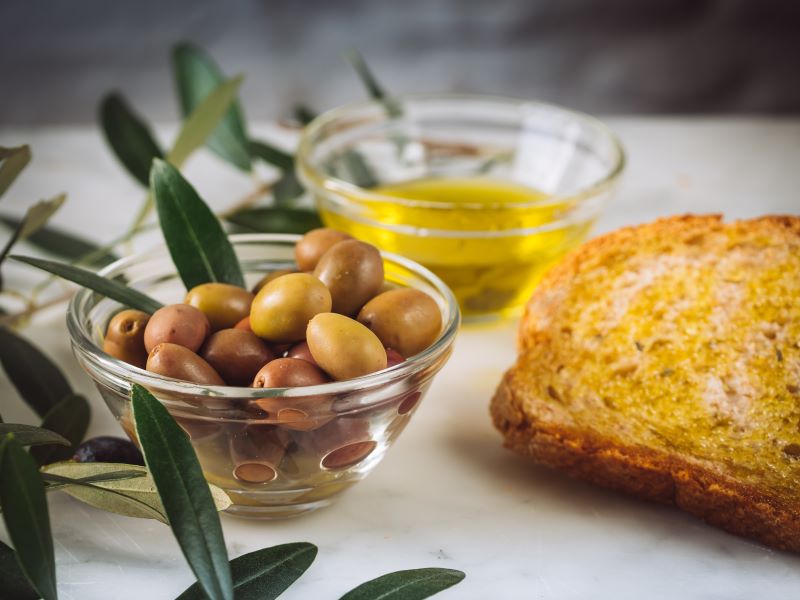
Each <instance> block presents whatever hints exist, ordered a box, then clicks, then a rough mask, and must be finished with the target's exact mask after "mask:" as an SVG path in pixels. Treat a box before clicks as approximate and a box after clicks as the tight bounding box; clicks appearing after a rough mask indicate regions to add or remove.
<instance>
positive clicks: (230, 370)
mask: <svg viewBox="0 0 800 600" xmlns="http://www.w3.org/2000/svg"><path fill="white" fill-rule="evenodd" d="M200 356H202V357H203V359H204V360H205V361H206V362H207V363H208V364H210V365H211V366H212V367H214V370H215V371H216V372H217V373H219V374H220V375H221V376H222V378H223V379H224V380H225V383H227V384H228V385H241V386H247V385H250V382H251V381H253V377H255V374H256V373H258V370H259V369H260V368H261V367H262V366H264V365H265V364H266V363H268V362H269V361H271V360H272V359H273V358H275V356H274V355H273V354H272V350H271V349H270V347H269V346H267V344H266V343H265V342H264V341H263V340H262V339H261V338H260V337H258V336H257V335H256V334H254V333H253V332H252V331H244V330H243V329H222V330H220V331H217V332H216V333H212V334H211V337H209V338H208V340H206V343H205V344H204V345H203V348H202V350H201V352H200Z"/></svg>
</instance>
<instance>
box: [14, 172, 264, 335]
mask: <svg viewBox="0 0 800 600" xmlns="http://www.w3.org/2000/svg"><path fill="white" fill-rule="evenodd" d="M274 186H275V182H270V183H266V182H260V183H258V185H257V186H256V188H255V189H254V190H253V191H251V192H249V193H248V194H246V195H245V196H243V197H242V198H240V199H239V200H237V201H236V202H234V203H233V204H231V205H230V206H229V207H228V208H226V209H225V210H223V211H222V212H220V213H218V214H217V216H218V217H219V218H221V219H225V218H227V217H229V216H231V215H232V214H234V213H236V212H238V211H240V210H244V209H245V208H248V207H250V206H252V205H253V204H255V203H256V202H257V201H258V200H260V199H261V198H263V197H264V196H266V195H267V194H268V193H269V192H270V191H271V190H272V188H273V187H274ZM154 226H155V223H150V224H147V223H140V222H139V219H138V215H137V219H136V220H135V221H134V222H133V224H132V225H131V226H130V227H129V228H128V230H127V231H126V232H125V233H123V234H122V235H120V236H119V237H117V238H115V239H113V240H112V241H111V242H109V243H108V244H106V245H104V246H102V247H100V248H97V249H96V250H93V251H92V252H90V253H88V254H85V255H84V256H82V257H80V258H79V259H78V260H77V261H75V262H76V264H86V263H87V262H91V261H92V260H93V259H96V258H98V257H100V256H102V255H103V254H105V253H106V252H110V251H112V250H113V249H114V248H115V247H117V246H119V245H120V244H123V243H125V242H128V241H130V240H132V239H133V238H134V237H136V236H137V235H138V234H140V233H142V232H143V231H146V230H148V229H151V228H152V227H154ZM57 279H58V277H56V276H55V275H51V276H50V277H48V278H47V279H45V280H44V281H43V282H41V283H39V284H38V285H37V286H36V287H34V288H33V290H32V292H31V299H30V301H29V302H28V306H27V307H26V308H25V309H24V310H21V311H19V312H16V313H13V314H10V315H5V316H2V317H0V326H8V327H13V326H14V325H17V324H19V323H21V322H24V321H26V320H27V319H29V318H31V317H32V316H33V315H35V314H36V313H37V312H39V311H40V310H44V309H46V308H50V307H51V306H55V305H57V304H60V303H62V302H65V301H67V300H69V299H70V298H72V296H73V295H74V294H75V290H74V289H73V290H70V291H68V292H66V293H64V294H60V295H59V296H56V297H55V298H51V299H50V300H47V301H46V302H42V303H40V304H37V303H36V297H37V296H38V295H39V294H40V293H41V292H42V291H44V289H45V288H46V287H47V286H48V285H50V283H52V282H53V281H55V280H57Z"/></svg>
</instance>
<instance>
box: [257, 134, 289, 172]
mask: <svg viewBox="0 0 800 600" xmlns="http://www.w3.org/2000/svg"><path fill="white" fill-rule="evenodd" d="M249 149H250V154H251V155H252V156H254V157H255V158H260V159H261V160H263V161H264V162H265V163H268V164H270V165H272V166H273V167H277V168H278V169H280V170H281V171H289V170H292V169H294V156H292V155H291V154H289V153H288V152H284V151H283V150H281V149H280V148H276V147H275V146H273V145H272V144H268V143H267V142H261V141H259V140H250V143H249Z"/></svg>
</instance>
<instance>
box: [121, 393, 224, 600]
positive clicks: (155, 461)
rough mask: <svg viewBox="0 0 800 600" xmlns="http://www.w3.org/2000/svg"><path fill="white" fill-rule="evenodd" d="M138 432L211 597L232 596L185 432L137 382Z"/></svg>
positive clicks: (177, 531)
mask: <svg viewBox="0 0 800 600" xmlns="http://www.w3.org/2000/svg"><path fill="white" fill-rule="evenodd" d="M131 406H132V408H133V419H134V422H135V423H136V433H137V435H138V436H139V442H140V444H141V447H142V453H143V454H144V460H145V463H146V464H147V467H148V469H149V470H150V474H151V476H152V477H153V481H154V482H155V484H156V488H157V490H158V495H159V496H160V497H161V501H162V503H163V505H164V512H165V513H166V515H167V517H168V518H169V523H170V526H171V527H172V533H173V535H174V536H175V539H176V540H177V541H178V544H179V545H180V547H181V550H182V551H183V555H184V556H185V557H186V560H187V562H188V563H189V566H190V567H191V569H192V571H193V572H194V574H195V576H196V577H197V581H198V582H199V583H200V586H201V587H202V589H203V592H205V594H206V595H207V596H208V597H209V599H210V600H219V599H223V600H233V581H232V579H231V569H230V565H229V564H228V552H227V550H226V549H225V540H224V538H223V536H222V526H221V525H220V522H219V516H218V515H217V511H216V509H215V507H214V503H213V500H212V497H211V493H210V492H209V489H208V484H207V483H206V480H205V478H204V476H203V471H202V469H201V468H200V463H199V462H198V461H197V456H196V455H195V452H194V448H192V444H191V443H190V441H189V437H188V436H187V435H186V432H185V431H184V430H183V429H181V427H180V426H179V425H178V424H177V423H176V422H175V420H174V419H173V418H172V416H171V415H170V414H169V412H167V409H166V408H164V406H163V405H162V404H161V403H160V402H159V401H158V400H156V398H155V397H154V396H153V395H152V394H151V393H150V392H148V391H147V390H146V389H145V388H143V387H141V386H140V385H137V384H134V385H133V389H132V391H131Z"/></svg>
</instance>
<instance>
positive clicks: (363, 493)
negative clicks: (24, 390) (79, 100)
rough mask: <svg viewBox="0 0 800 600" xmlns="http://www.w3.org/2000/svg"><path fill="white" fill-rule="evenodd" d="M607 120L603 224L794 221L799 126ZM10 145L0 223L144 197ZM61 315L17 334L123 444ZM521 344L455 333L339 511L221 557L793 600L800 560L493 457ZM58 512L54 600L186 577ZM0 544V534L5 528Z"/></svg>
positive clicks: (514, 594) (196, 176)
mask: <svg viewBox="0 0 800 600" xmlns="http://www.w3.org/2000/svg"><path fill="white" fill-rule="evenodd" d="M610 123H611V125H612V126H613V127H614V128H615V129H616V130H617V131H618V132H619V134H620V135H621V137H622V138H623V140H624V142H625V145H626V147H627V149H628V153H629V157H630V160H629V164H628V169H627V173H626V174H625V177H624V180H623V183H622V186H621V188H620V191H619V194H618V195H617V197H616V200H615V202H614V204H613V205H612V206H611V207H610V209H609V211H608V213H607V215H606V216H605V217H604V218H603V220H602V222H601V224H600V229H601V230H608V229H611V228H613V227H617V226H620V225H623V224H628V223H635V222H640V221H643V220H647V219H651V218H654V217H656V216H658V215H665V214H673V213H681V212H686V211H694V212H709V211H714V212H724V213H725V214H726V215H728V216H730V217H743V216H754V215H758V214H763V213H797V212H798V210H800V199H798V190H800V169H799V168H798V165H800V120H798V119H794V120H761V119H724V120H723V119H707V118H697V119H673V118H660V119H649V118H648V119H626V118H616V119H611V120H610ZM268 129H269V128H267V127H265V128H264V130H265V131H266V130H268ZM170 131H171V130H170ZM162 133H163V131H162ZM22 142H30V143H31V144H32V146H33V150H34V155H35V158H34V162H33V164H32V166H31V167H30V168H29V170H28V172H27V173H26V174H25V176H24V178H23V179H21V180H20V181H19V182H18V183H17V184H16V185H15V186H14V187H13V188H12V190H11V191H10V193H9V195H8V196H7V197H6V198H4V199H3V200H2V202H0V210H2V211H6V212H9V211H11V212H21V211H22V209H23V208H24V206H26V205H27V203H28V202H29V201H31V200H34V199H37V198H40V197H44V196H48V195H52V194H54V193H56V192H58V191H61V190H65V191H67V192H69V195H70V200H69V207H68V208H67V209H66V210H63V211H62V213H61V214H59V215H58V217H57V219H56V221H57V222H58V223H59V224H61V225H64V226H69V227H72V228H75V229H77V230H81V231H84V233H85V234H86V235H88V236H92V237H95V238H97V239H110V238H112V237H114V235H115V234H117V233H118V232H119V231H121V230H122V229H123V228H124V226H125V224H126V223H127V220H128V218H129V211H130V208H129V207H132V206H134V205H135V204H136V203H137V202H139V200H140V197H141V192H140V191H138V190H137V188H136V186H135V185H134V184H133V183H131V182H130V181H129V180H128V179H127V177H126V176H125V175H124V174H123V173H122V172H121V170H120V169H119V168H118V167H117V166H116V164H114V161H113V159H112V158H111V157H110V155H109V154H108V152H107V151H106V150H105V148H104V146H103V143H102V140H101V139H100V135H99V133H98V132H97V131H95V130H89V129H39V130H35V129H32V130H19V129H9V128H5V129H3V128H0V144H2V145H11V144H15V143H22ZM187 173H188V176H189V177H190V179H192V181H194V182H195V183H196V184H197V185H198V187H199V188H200V189H201V191H202V192H203V194H204V195H205V196H206V197H207V198H209V200H210V201H211V202H212V203H213V204H215V205H216V206H219V207H221V206H223V205H224V204H226V203H227V202H229V201H230V200H231V199H232V198H235V197H238V196H240V195H241V194H242V193H243V192H245V191H246V190H247V188H248V186H249V182H248V181H246V180H243V178H241V177H240V176H239V175H237V174H235V173H233V172H231V171H229V170H228V169H226V168H225V167H221V166H219V164H218V163H217V162H216V161H215V160H214V159H212V158H210V157H208V156H198V157H197V158H195V159H193V160H192V161H191V163H190V164H189V165H188V169H187ZM152 241H153V240H152V239H151V240H145V241H144V242H142V243H143V244H147V243H151V242H152ZM5 273H6V276H7V277H9V278H10V279H12V280H16V279H18V278H24V277H25V275H24V274H23V273H22V271H19V270H16V269H8V270H6V271H5ZM62 317H63V308H58V309H55V310H54V311H51V312H50V313H49V314H47V315H44V316H43V317H42V318H41V319H40V320H38V321H37V322H36V323H34V324H33V325H31V326H30V327H29V328H28V329H27V330H26V332H25V333H26V334H27V335H28V336H30V337H31V338H32V339H33V340H34V341H35V342H37V343H39V344H40V345H42V347H44V348H45V349H46V351H47V352H48V354H50V355H51V356H52V357H53V358H54V359H56V360H57V361H58V362H59V363H60V364H62V365H64V366H65V367H66V368H67V369H68V371H69V376H70V379H71V381H72V382H73V384H74V385H75V386H76V387H77V388H79V389H80V390H81V391H83V392H84V393H86V394H87V395H88V396H89V398H90V399H91V402H92V405H93V408H94V413H93V419H92V425H91V430H90V435H97V434H102V433H118V430H117V427H116V425H115V424H114V422H113V420H112V419H111V417H110V414H109V413H108V412H107V410H106V409H105V407H104V406H103V405H102V402H101V400H100V398H99V397H98V395H97V394H96V392H95V391H94V389H93V388H92V387H91V385H90V383H89V381H88V379H87V377H86V376H85V375H83V373H82V372H81V371H80V370H79V368H78V367H77V366H76V364H75V361H74V360H73V358H72V356H71V355H70V351H69V348H68V344H67V341H66V333H65V330H64V326H63V318H62ZM513 332H514V324H513V323H507V324H503V325H495V326H483V327H472V328H467V329H464V330H463V331H462V332H461V333H460V334H459V338H458V340H457V344H456V350H455V353H454V355H453V358H452V359H451V361H450V362H449V364H448V365H447V366H446V367H445V368H444V370H443V371H442V373H441V374H440V375H439V377H438V379H437V380H436V382H435V383H434V385H433V387H432V389H431V391H430V393H429V395H428V396H427V398H426V399H425V401H424V402H423V404H422V405H421V406H420V408H419V409H418V411H417V413H416V415H415V417H414V419H413V420H412V421H411V423H410V425H409V427H408V428H407V430H406V432H405V433H404V434H403V435H402V436H401V437H400V439H399V441H398V442H397V444H396V445H395V447H394V448H393V449H392V450H391V451H390V452H389V453H388V455H387V457H386V459H385V461H384V462H383V463H382V464H381V465H380V466H379V467H378V468H377V469H376V471H375V472H374V473H373V474H372V475H371V476H370V477H369V478H367V479H366V480H365V481H363V482H361V483H360V484H358V485H357V486H356V487H354V488H353V489H352V490H351V491H350V492H348V493H347V494H346V495H345V496H343V497H342V498H341V499H340V501H339V502H338V503H337V504H335V505H334V506H332V507H330V508H328V509H325V510H323V511H320V512H318V513H316V514H312V515H310V516H306V517H303V518H300V519H297V520H292V521H285V522H266V523H257V522H252V521H242V520H238V519H235V518H231V517H227V516H225V517H223V519H222V521H223V527H224V530H225V537H226V540H227V543H228V550H229V554H230V555H231V556H238V555H240V554H243V553H245V552H249V551H252V550H255V549H257V548H261V547H263V546H267V545H272V544H278V543H283V542H289V541H300V540H307V541H310V542H313V543H315V544H317V545H318V546H319V548H320V552H319V556H318V558H317V561H316V562H315V564H314V565H313V566H312V567H311V568H310V569H309V571H308V572H307V573H306V574H305V575H304V576H303V577H302V578H301V579H300V581H299V582H298V583H297V584H296V585H295V586H293V587H292V588H290V590H289V591H288V592H286V594H285V596H284V597H285V598H287V599H301V598H312V597H313V598H320V599H325V598H331V599H333V598H338V597H339V596H340V595H341V594H342V593H343V592H345V591H346V590H348V589H350V588H351V587H353V586H354V585H356V584H357V583H359V582H361V581H364V580H366V579H368V578H371V577H374V576H377V575H379V574H382V573H384V572H387V571H390V570H396V569H403V568H411V567H419V566H444V567H452V568H458V569H462V570H464V571H465V572H466V573H467V579H466V580H465V581H464V582H463V583H462V584H460V585H459V586H457V587H455V588H453V589H452V590H450V591H448V592H445V593H443V594H442V595H441V596H440V597H441V598H443V599H444V598H453V599H455V598H486V597H494V598H537V599H547V600H556V599H558V600H563V599H573V598H574V599H584V598H608V599H612V598H613V599H621V598H649V599H653V600H655V599H662V598H663V599H667V598H713V599H723V598H725V599H733V598H741V599H750V598H756V597H757V598H760V599H768V598H786V597H790V595H791V596H794V595H796V591H797V589H799V588H800V558H798V557H795V556H792V555H789V554H784V553H780V552H775V551H771V550H768V549H766V548H763V547H761V546H759V545H758V544H754V543H751V542H748V541H745V540H741V539H738V538H735V537H733V536H730V535H728V534H726V533H723V532H721V531H718V530H716V529H713V528H710V527H708V526H706V525H704V524H703V523H702V522H700V521H698V520H696V519H693V518H691V517H689V516H687V515H685V514H683V513H681V512H678V511H676V510H672V509H669V508H664V507H660V506H652V505H648V504H643V503H640V502H636V501H633V500H630V499H628V498H625V497H622V496H619V495H616V494H613V493H609V492H606V491H603V490H598V489H595V488H592V487H588V486H585V485H583V484H580V483H575V482H571V481H567V480H564V479H562V478H561V477H559V476H558V475H556V474H553V473H550V472H547V471H545V470H542V469H539V468H536V467H533V466H531V465H529V464H527V463H525V462H524V461H522V460H521V459H518V458H517V457H515V456H514V455H512V454H511V453H509V452H507V451H505V450H503V449H502V448H501V445H500V438H499V435H498V434H497V433H496V432H495V431H494V430H493V428H492V426H491V424H490V421H489V418H488V413H487V405H488V401H489V398H490V396H491V394H492V392H493V389H494V387H495V385H496V383H497V381H498V380H499V378H500V375H501V373H502V371H503V370H504V368H506V367H507V366H508V365H509V364H510V363H511V362H512V361H513V358H514V348H513V335H514V334H513ZM0 408H1V409H2V414H3V415H4V417H6V419H9V420H12V419H13V420H26V421H28V422H34V420H33V416H32V414H31V413H30V412H29V411H27V409H25V408H24V407H23V406H22V405H21V403H20V402H18V401H17V400H16V398H15V395H14V392H13V390H12V389H11V387H10V385H9V384H8V383H7V382H6V380H5V379H4V378H0ZM50 508H51V518H52V523H53V530H54V533H55V538H56V553H57V562H58V578H59V592H60V596H61V597H62V598H64V599H75V600H78V599H80V600H92V599H101V598H102V599H104V600H113V599H120V600H121V599H128V598H154V599H157V598H165V599H167V598H174V597H175V596H176V595H177V594H178V593H179V592H180V591H181V590H183V589H184V588H185V587H186V586H188V585H189V584H190V583H191V581H192V575H191V573H190V571H189V569H188V567H187V566H186V564H185V563H184V561H183V559H182V557H181V556H180V552H179V550H178V547H177V545H176V543H175V542H174V540H173V538H172V536H171V534H170V532H169V530H168V529H167V528H166V527H164V526H163V525H160V524H158V523H155V522H152V521H144V520H134V519H128V518H125V517H118V516H113V515H109V514H106V513H103V512H100V511H96V510H93V509H90V508H86V507H84V506H83V505H81V504H79V503H77V502H75V501H73V500H71V499H70V498H68V497H65V496H62V495H59V494H53V495H52V496H51V497H50ZM0 537H2V538H3V539H7V536H6V535H5V532H4V531H2V530H1V529H0ZM0 596H2V591H0Z"/></svg>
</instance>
